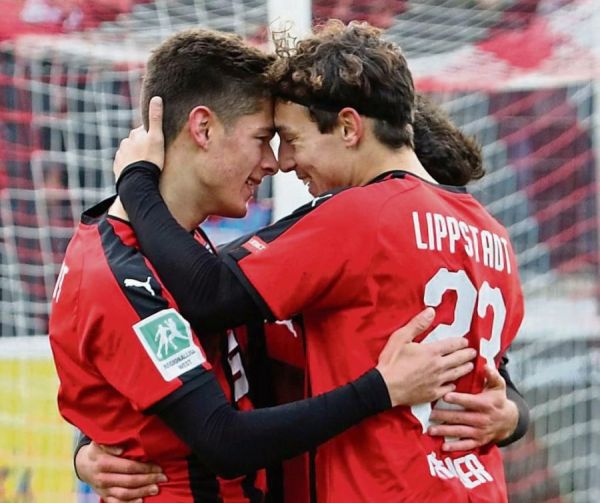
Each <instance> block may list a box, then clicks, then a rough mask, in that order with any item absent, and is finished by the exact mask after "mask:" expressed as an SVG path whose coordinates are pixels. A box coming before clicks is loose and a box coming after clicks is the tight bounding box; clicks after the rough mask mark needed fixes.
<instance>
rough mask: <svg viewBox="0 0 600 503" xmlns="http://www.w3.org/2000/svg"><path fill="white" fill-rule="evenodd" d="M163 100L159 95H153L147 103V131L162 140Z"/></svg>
mask: <svg viewBox="0 0 600 503" xmlns="http://www.w3.org/2000/svg"><path fill="white" fill-rule="evenodd" d="M162 121H163V101H162V98H161V97H160V96H153V97H152V99H151V100H150V104H149V105H148V133H149V134H150V136H153V137H155V138H157V139H158V138H159V137H160V139H161V141H162V137H163V130H162Z"/></svg>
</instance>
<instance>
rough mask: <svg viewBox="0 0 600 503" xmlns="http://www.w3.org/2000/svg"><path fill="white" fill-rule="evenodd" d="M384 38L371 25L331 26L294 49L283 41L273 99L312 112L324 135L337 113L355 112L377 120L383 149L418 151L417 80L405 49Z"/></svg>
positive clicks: (336, 23)
mask: <svg viewBox="0 0 600 503" xmlns="http://www.w3.org/2000/svg"><path fill="white" fill-rule="evenodd" d="M381 34H382V31H381V30H379V29H377V28H374V27H372V26H370V25H369V24H367V23H358V22H351V23H350V24H348V25H345V24H344V23H342V22H341V21H339V20H330V21H328V22H326V23H325V24H323V25H321V26H319V27H317V28H316V30H315V34H314V35H312V36H309V37H307V38H305V39H303V40H300V41H298V42H295V43H294V44H292V45H291V47H290V43H289V39H288V38H286V37H279V38H278V39H276V40H275V43H276V53H277V55H278V56H279V58H278V59H277V60H276V61H275V62H274V63H273V65H271V67H270V68H269V71H268V77H269V80H270V83H271V87H272V89H273V94H274V95H275V96H276V97H280V98H282V99H285V100H289V101H293V102H296V103H300V104H302V105H305V106H307V107H308V108H309V111H310V113H311V116H312V117H313V118H314V119H315V120H316V122H317V124H318V126H319V130H320V131H321V132H322V133H325V132H330V131H331V130H332V129H333V127H334V126H335V123H336V120H337V119H336V114H337V112H339V111H340V110H341V109H342V108H344V107H352V108H354V109H356V111H357V112H358V113H360V114H361V115H365V116H368V117H372V118H373V119H375V121H374V122H375V124H374V134H375V137H376V138H377V139H378V140H379V141H380V142H382V143H383V144H385V145H387V146H389V147H392V148H400V147H402V146H410V147H413V130H412V123H413V120H414V107H415V90H414V84H413V80H412V75H411V73H410V70H409V69H408V64H407V62H406V59H405V58H404V55H403V54H402V51H401V49H400V47H398V46H397V45H396V44H394V43H392V42H389V41H386V40H384V39H383V38H382V36H381ZM321 112H323V113H321ZM327 112H329V113H327Z"/></svg>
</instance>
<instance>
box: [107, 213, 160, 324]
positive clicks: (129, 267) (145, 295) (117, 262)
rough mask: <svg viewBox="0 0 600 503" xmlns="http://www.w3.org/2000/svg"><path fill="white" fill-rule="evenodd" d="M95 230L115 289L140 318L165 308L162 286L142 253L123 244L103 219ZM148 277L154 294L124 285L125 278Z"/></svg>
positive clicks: (143, 278) (141, 279)
mask: <svg viewBox="0 0 600 503" xmlns="http://www.w3.org/2000/svg"><path fill="white" fill-rule="evenodd" d="M98 231H99V232H100V238H101V240H102V248H103V249H104V255H105V256H106V260H107V261H108V266H109V267H110V270H111V271H112V273H113V275H114V277H115V279H116V280H117V283H118V284H119V288H120V289H121V291H122V292H123V294H124V295H125V297H126V298H127V300H128V301H129V304H130V305H131V307H133V309H134V310H135V312H136V313H137V314H138V316H139V317H140V319H144V318H147V317H148V316H151V315H153V314H154V313H157V312H159V311H162V310H163V309H168V308H169V302H168V301H167V299H165V298H164V297H163V295H162V287H161V285H160V283H159V281H158V280H157V279H156V277H155V275H154V273H153V272H152V271H151V270H150V268H149V267H148V266H147V265H146V261H145V260H144V257H143V256H142V254H141V253H140V252H139V251H138V250H137V249H136V248H134V247H133V246H128V245H126V244H125V243H123V241H121V238H119V236H117V234H116V233H115V230H114V228H113V226H112V225H111V224H110V223H109V222H108V220H107V219H106V218H103V219H101V220H100V222H99V223H98ZM148 277H150V278H151V279H150V286H151V287H152V290H154V293H155V295H152V294H151V293H150V292H148V291H147V290H146V289H145V288H141V287H127V286H125V280H126V279H135V280H138V281H142V282H144V281H146V280H147V278H148Z"/></svg>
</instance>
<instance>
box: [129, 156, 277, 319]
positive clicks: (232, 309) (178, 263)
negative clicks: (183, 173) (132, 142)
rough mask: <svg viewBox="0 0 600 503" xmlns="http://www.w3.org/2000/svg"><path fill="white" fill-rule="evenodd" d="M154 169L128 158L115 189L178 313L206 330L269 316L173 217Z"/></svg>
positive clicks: (220, 262) (219, 261)
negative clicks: (160, 189)
mask: <svg viewBox="0 0 600 503" xmlns="http://www.w3.org/2000/svg"><path fill="white" fill-rule="evenodd" d="M159 175H160V170H159V168H158V167H157V166H155V165H154V164H152V163H149V162H146V161H142V162H137V163H134V164H131V165H129V166H127V167H126V168H125V170H124V171H123V173H122V174H121V176H120V177H119V181H118V183H117V191H118V194H119V197H120V198H121V201H122V203H123V206H124V207H125V210H126V211H127V214H128V216H129V219H130V221H131V224H132V226H133V228H134V229H135V232H136V235H137V238H138V241H139V243H140V246H141V248H142V251H143V253H144V255H145V256H146V257H147V258H148V259H149V260H150V262H152V264H153V265H154V267H155V268H156V270H157V271H158V274H159V276H160V277H161V279H162V281H163V283H164V284H165V286H166V287H167V289H168V290H169V291H170V292H171V294H172V295H173V297H174V298H175V300H176V301H177V305H178V307H179V311H180V312H181V314H182V315H183V316H184V317H185V318H187V319H188V320H189V321H190V322H191V323H192V325H194V326H198V327H203V329H204V330H209V331H217V330H223V329H226V328H230V327H235V326H238V325H242V324H244V323H247V322H250V321H254V320H263V319H265V318H270V317H271V314H270V313H269V312H267V311H266V310H265V306H264V305H262V304H261V305H259V304H258V303H257V302H256V301H255V300H253V298H252V297H251V296H250V294H249V293H248V290H247V289H246V288H245V287H244V285H243V284H242V283H241V282H240V281H239V279H238V278H237V277H236V276H235V275H234V274H233V272H232V271H231V269H230V268H229V267H227V266H226V265H225V264H224V262H223V261H222V260H221V259H220V258H219V257H217V256H215V255H214V254H212V253H211V252H210V251H209V250H207V249H206V248H204V247H203V246H202V245H201V244H200V243H198V241H196V240H195V239H194V237H193V236H192V235H191V234H190V233H188V232H187V231H186V230H185V229H184V228H183V227H181V226H180V225H179V224H178V223H177V221H176V220H175V219H174V218H173V216H172V215H171V213H170V212H169V210H168V208H167V206H166V204H165V202H164V200H163V198H162V196H161V195H160V192H159V190H158V178H159Z"/></svg>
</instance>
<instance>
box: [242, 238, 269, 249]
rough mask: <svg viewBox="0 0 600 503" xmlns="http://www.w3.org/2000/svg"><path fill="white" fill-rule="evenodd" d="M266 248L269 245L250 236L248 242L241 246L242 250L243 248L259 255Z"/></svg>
mask: <svg viewBox="0 0 600 503" xmlns="http://www.w3.org/2000/svg"><path fill="white" fill-rule="evenodd" d="M268 246H269V245H268V244H267V243H265V242H264V241H263V240H262V239H260V238H259V237H258V236H252V237H251V238H250V239H249V240H248V241H246V242H245V243H244V244H243V245H242V248H245V249H246V250H248V251H249V252H250V253H259V252H261V251H264V250H266V249H267V248H268Z"/></svg>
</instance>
